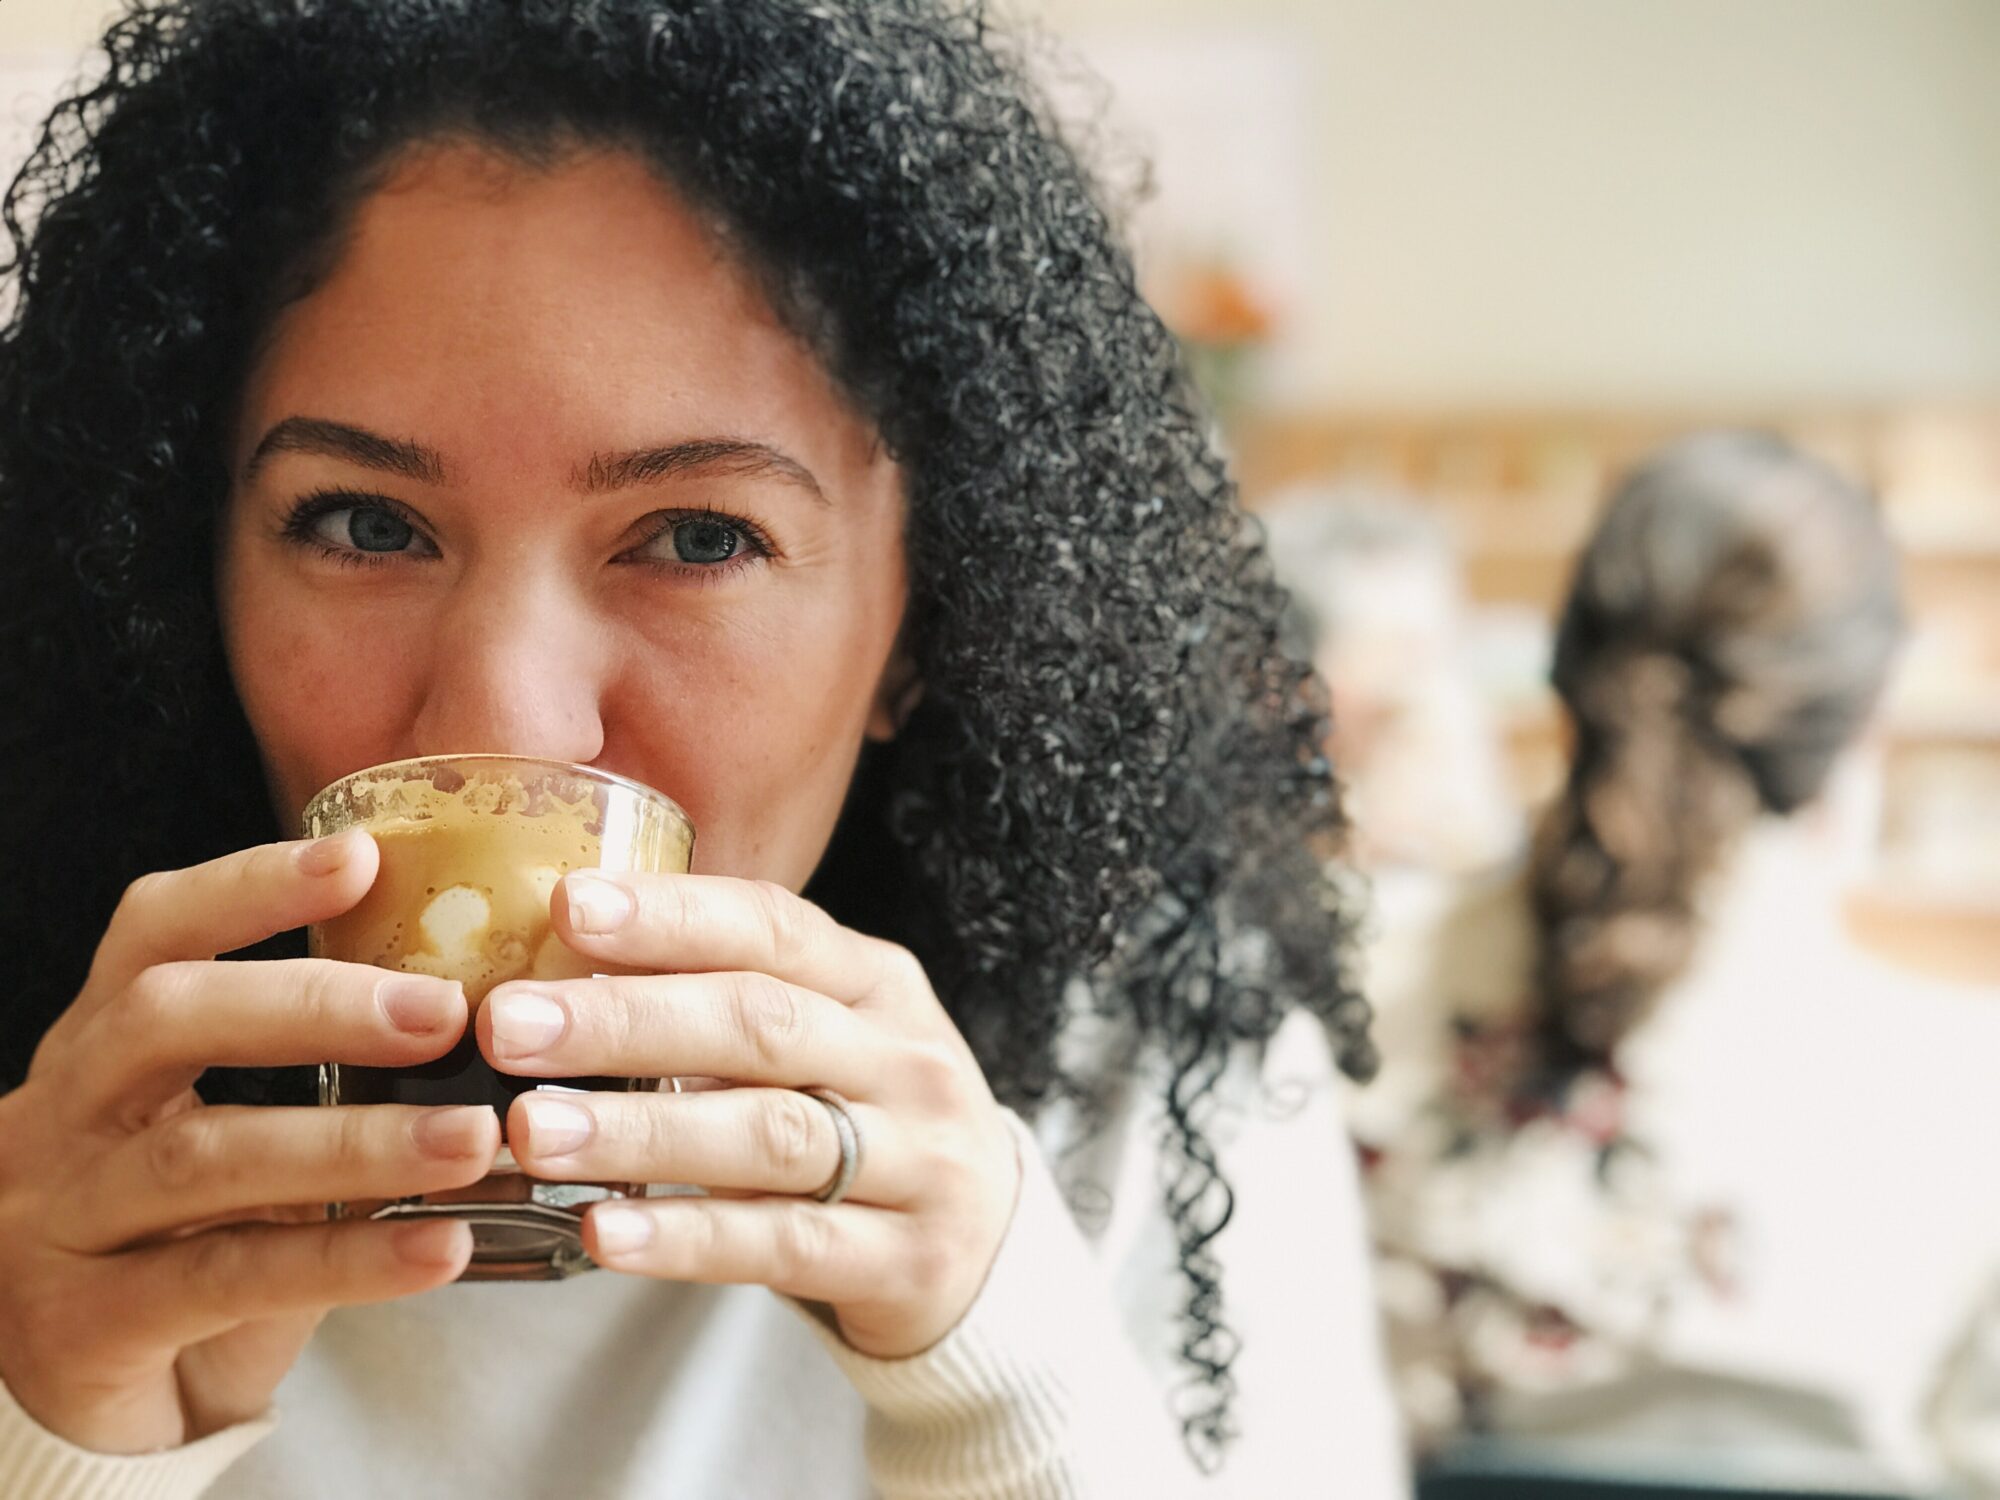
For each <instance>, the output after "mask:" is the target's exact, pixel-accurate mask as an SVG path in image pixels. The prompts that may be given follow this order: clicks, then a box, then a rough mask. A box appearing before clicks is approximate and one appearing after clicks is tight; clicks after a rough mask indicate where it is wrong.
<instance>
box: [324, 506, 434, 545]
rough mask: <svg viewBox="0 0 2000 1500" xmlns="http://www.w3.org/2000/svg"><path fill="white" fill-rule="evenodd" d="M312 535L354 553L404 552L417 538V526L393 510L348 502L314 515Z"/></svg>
mask: <svg viewBox="0 0 2000 1500" xmlns="http://www.w3.org/2000/svg"><path fill="white" fill-rule="evenodd" d="M312 531H313V536H314V537H315V538H317V539H318V540H319V541H322V542H325V543H326V544H327V545H328V546H329V547H351V548H353V549H354V550H355V551H357V552H406V551H408V550H409V548H410V544H411V543H412V542H413V541H415V540H416V535H417V532H416V528H415V527H414V526H412V525H411V524H410V523H409V522H408V521H405V520H404V519H403V518H402V517H401V516H399V515H396V514H395V513H394V512H392V511H386V510H383V509H382V508H381V507H379V506H374V505H348V506H342V507H341V508H340V509H339V510H330V511H327V512H326V513H324V514H323V515H320V516H318V517H316V518H315V519H314V521H313V524H312Z"/></svg>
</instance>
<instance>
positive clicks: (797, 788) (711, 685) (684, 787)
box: [620, 618, 895, 890]
mask: <svg viewBox="0 0 2000 1500" xmlns="http://www.w3.org/2000/svg"><path fill="white" fill-rule="evenodd" d="M842 625H844V627H845V628H840V627H836V626H833V625H830V624H829V623H827V622H826V621H824V620H821V621H818V622H817V623H816V624H814V625H813V626H812V627H811V628H787V625H786V624H781V623H780V622H770V621H767V622H766V626H767V628H764V629H760V630H756V631H754V632H746V633H744V634H743V635H741V636H740V637H736V638H732V639H729V640H726V641H718V642H715V643H713V644H711V645H710V646H708V647H707V648H706V649H700V650H692V651H690V650H685V649H683V650H682V651H678V652H671V653H669V652H664V651H663V652H660V653H657V654H656V655H654V656H653V658H652V663H653V665H651V667H650V669H649V670H647V671H646V672H645V673H644V677H643V686H639V687H638V688H637V691H635V693H634V694H633V701H634V702H635V704H636V703H639V702H643V703H645V704H647V705H648V709H649V712H648V713H647V714H646V715H645V717H644V718H643V719H642V720H639V721H638V722H644V723H646V724H647V725H648V726H649V730H650V733H649V734H648V739H649V743H648V744H647V746H646V747H645V749H644V751H643V753H642V754H640V755H639V756H636V757H634V760H635V761H636V762H637V763H639V764H643V765H646V766H647V767H649V768H651V769H652V771H653V774H654V775H655V776H657V777H659V778H660V779H659V780H656V781H654V782H653V784H654V785H657V786H658V787H659V788H660V790H662V791H664V792H666V793H667V794H668V795H669V796H671V797H673V798H674V799H675V800H676V801H678V802H679V803H680V804H681V805H682V806H683V807H685V808H686V809H687V812H688V815H689V817H691V818H692V819H693V820H694V825H695V829H696V841H695V867H696V868H697V869H698V870H700V871H702V872H703V873H707V874H716V875H734V876H739V877H744V878H755V879H763V880H773V881H776V882H778V883H779V884H781V885H785V886H787V887H789V888H791V889H793V890H797V889H799V888H801V887H802V886H803V885H804V884H805V883H806V881H807V879H808V878H809V877H810V876H811V874H812V872H813V869H814V867H815V866H817V865H818V863H819V860H820V856H821V855H822V854H823V853H824V852H825V849H826V844H827V841H828V839H829V838H830V837H831V836H832V832H833V827H834V823H835V822H836V820H837V819H838V817H839V815H840V809H841V805H842V803H843V801H844V800H845V798H846V794H847V788H848V784H849V782H850V781H851V780H852V777H853V773H854V766H855V762H856V760H857V758H858V757H859V754H860V750H861V745H862V741H863V738H864V734H865V731H866V728H867V724H868V717H869V711H870V709H871V707H872V705H873V702H874V693H875V688H876V684H877V682H878V681H879V680H880V677H881V673H882V668H883V663H884V662H885V661H886V660H887V657H888V653H889V650H890V647H891V645H892V644H893V641H894V633H895V632H894V621H893V618H892V619H891V620H889V621H887V622H884V621H882V620H880V619H876V618H866V619H860V620H854V621H846V622H842ZM620 717H626V718H628V722H631V721H632V720H631V719H630V718H629V716H626V715H621V716H620ZM634 774H637V775H638V776H639V777H640V779H641V780H648V779H650V778H649V777H648V776H647V775H646V773H645V771H635V772H634Z"/></svg>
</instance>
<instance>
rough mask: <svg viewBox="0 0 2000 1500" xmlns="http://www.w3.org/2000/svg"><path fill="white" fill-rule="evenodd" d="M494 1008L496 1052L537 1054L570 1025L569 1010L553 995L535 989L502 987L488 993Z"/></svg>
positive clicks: (490, 1007)
mask: <svg viewBox="0 0 2000 1500" xmlns="http://www.w3.org/2000/svg"><path fill="white" fill-rule="evenodd" d="M486 1008H487V1009H488V1010H490V1011H492V1012H493V1055H494V1056H495V1057H502V1058H509V1059H512V1058H519V1057H533V1056H534V1055H535V1054H536V1053H538V1052H545V1051H547V1050H548V1048H549V1047H550V1046H551V1045H553V1044H554V1043H555V1042H556V1041H557V1040H558V1039H559V1038H560V1037H561V1036H562V1034H563V1032H565V1031H567V1030H568V1029H569V1012H567V1011H565V1010H564V1009H563V1008H562V1006H561V1005H560V1004H558V1003H557V1001H556V1000H555V999H554V998H553V997H552V996H549V995H539V994H536V993H535V991H533V990H500V991H496V992H495V993H494V994H491V995H489V996H487V998H486Z"/></svg>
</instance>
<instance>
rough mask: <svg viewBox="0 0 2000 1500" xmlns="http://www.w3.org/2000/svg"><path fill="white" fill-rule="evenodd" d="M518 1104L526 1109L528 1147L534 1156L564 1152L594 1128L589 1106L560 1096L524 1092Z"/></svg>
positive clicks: (564, 1154) (578, 1143) (563, 1153)
mask: <svg viewBox="0 0 2000 1500" xmlns="http://www.w3.org/2000/svg"><path fill="white" fill-rule="evenodd" d="M521 1107H522V1108H523V1109H524V1110H526V1111H527V1112H528V1150H529V1151H530V1152H531V1153H532V1154H534V1155H536V1156H567V1155H569V1154H570V1152H572V1151H574V1150H576V1148H577V1147H579V1146H581V1145H582V1144H583V1143H584V1142H585V1141H587V1140H589V1139H590V1138H591V1136H592V1135H593V1134H595V1133H596V1131H597V1121H596V1120H595V1119H593V1118H592V1117H591V1113H590V1111H589V1110H587V1109H580V1108H578V1107H577V1106H576V1105H574V1104H565V1103H564V1102H563V1101H562V1100H560V1099H535V1098H531V1097H526V1096H524V1097H523V1098H522V1100H521Z"/></svg>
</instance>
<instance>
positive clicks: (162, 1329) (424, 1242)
mask: <svg viewBox="0 0 2000 1500" xmlns="http://www.w3.org/2000/svg"><path fill="white" fill-rule="evenodd" d="M471 1258H472V1230H471V1228H470V1226H468V1225H466V1224H464V1223H462V1222H460V1221H458V1220H456V1219H428V1220H424V1221H422V1222H419V1223H415V1224H375V1223H370V1222H368V1221H366V1220H345V1221H341V1222H337V1223H331V1224H309V1225H273V1224H248V1225H237V1226H234V1227H231V1228H228V1229H213V1230H210V1231H208V1232H207V1233H206V1234H199V1235H194V1236H192V1237H190V1238H188V1239H181V1240H174V1241H172V1242H170V1243H167V1244H163V1245H155V1246H149V1247H147V1248H145V1249H141V1250H128V1251H126V1252H125V1253H123V1254H121V1255H115V1256H109V1257H106V1258H105V1259H104V1260H103V1261H101V1262H100V1264H101V1265H102V1266H103V1267H104V1268H105V1269H106V1270H107V1271H108V1272H109V1273H110V1274H109V1275H107V1276H106V1277H105V1278H104V1279H103V1283H102V1285H101V1286H100V1287H99V1288H97V1295H96V1298H95V1301H96V1303H97V1309H98V1310H97V1312H96V1314H95V1316H93V1318H92V1319H91V1323H92V1324H93V1325H94V1326H95V1327H97V1328H99V1329H102V1330H104V1333H103V1334H101V1335H100V1337H101V1338H104V1339H106V1340H107V1341H115V1342H116V1343H118V1344H119V1345H120V1346H122V1347H124V1348H127V1349H130V1350H131V1351H133V1352H134V1353H135V1354H142V1353H149V1352H155V1351H158V1350H160V1349H163V1348H165V1349H176V1348H185V1347H187V1346H188V1345H190V1344H197V1343H200V1342H202V1341H203V1340H206V1339H210V1338H213V1337H215V1336H216V1335H217V1334H220V1333H225V1332H227V1331H228V1330H229V1329H231V1328H235V1327H237V1326H238V1325H240V1324H243V1323H248V1322H252V1321H255V1320H258V1319H263V1318H274V1317H283V1316H286V1315H289V1314H293V1313H299V1312H305V1311H308V1310H314V1309H319V1308H325V1307H337V1306H345V1305H349V1304H355V1303H362V1302H385V1301H387V1300H389V1299H390V1298H392V1297H405V1296H408V1295H409V1294H410V1293H412V1292H421V1291H427V1290H429V1289H430V1288H432V1287H435V1286H442V1285H443V1284H444V1283H446V1282H448V1281H451V1280H452V1279H454V1278H455V1277H457V1276H458V1274H459V1273H460V1272H461V1271H463V1270H464V1269H465V1265H466V1262H467V1261H469V1260H470V1259H471Z"/></svg>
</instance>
